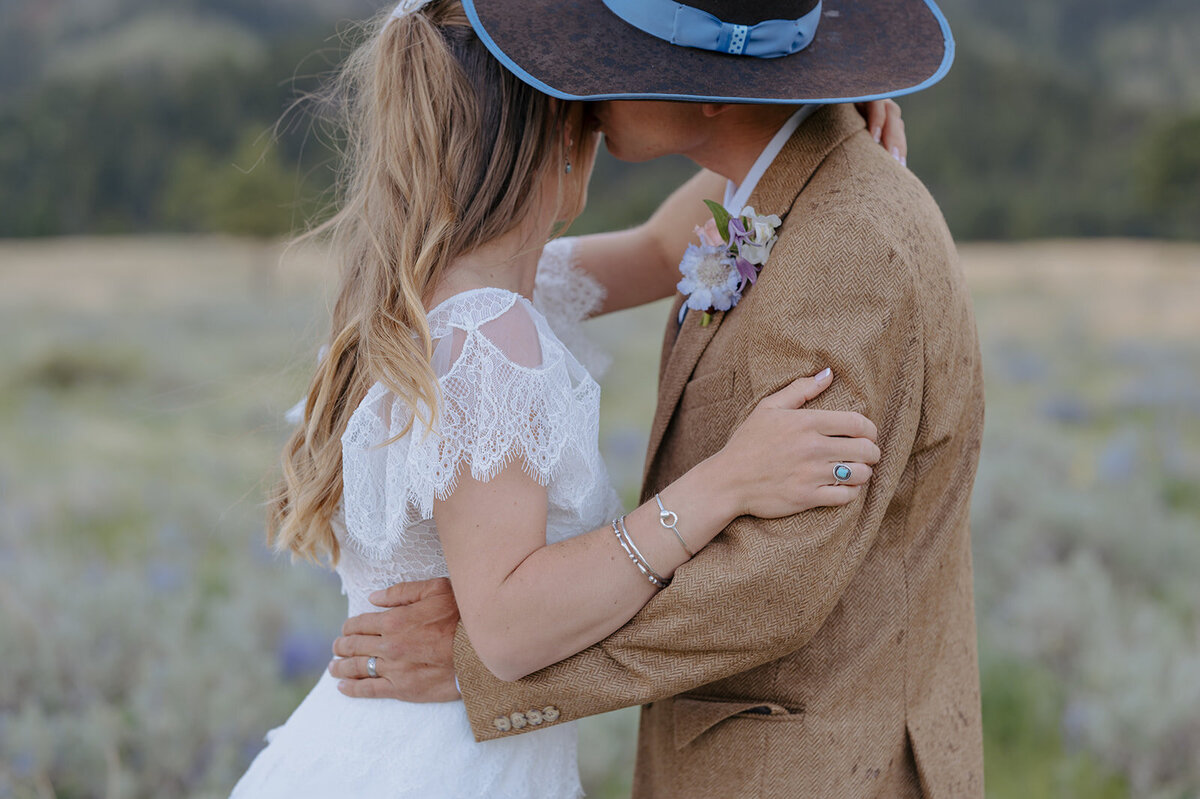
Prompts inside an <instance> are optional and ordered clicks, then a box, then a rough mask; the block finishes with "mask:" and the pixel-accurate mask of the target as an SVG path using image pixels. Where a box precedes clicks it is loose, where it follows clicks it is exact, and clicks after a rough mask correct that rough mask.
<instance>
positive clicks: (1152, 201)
mask: <svg viewBox="0 0 1200 799" xmlns="http://www.w3.org/2000/svg"><path fill="white" fill-rule="evenodd" d="M1140 155H1141V157H1140V158H1139V166H1140V172H1139V176H1138V177H1139V179H1140V185H1141V189H1142V194H1143V196H1144V197H1145V199H1146V202H1147V204H1148V205H1149V207H1150V209H1151V210H1152V211H1153V212H1154V213H1156V214H1160V215H1162V217H1163V218H1164V222H1165V223H1166V224H1167V225H1170V226H1172V227H1173V228H1174V232H1175V233H1177V234H1178V235H1180V236H1184V237H1187V238H1200V114H1198V115H1196V116H1193V117H1186V118H1182V119H1177V120H1173V121H1171V122H1168V123H1166V124H1163V125H1161V126H1160V127H1158V128H1157V129H1156V130H1154V131H1153V132H1152V133H1151V134H1150V135H1149V136H1148V137H1147V140H1146V142H1145V145H1144V146H1143V148H1142V151H1141V154H1140Z"/></svg>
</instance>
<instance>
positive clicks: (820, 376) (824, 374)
mask: <svg viewBox="0 0 1200 799" xmlns="http://www.w3.org/2000/svg"><path fill="white" fill-rule="evenodd" d="M831 377H833V370H832V369H830V368H829V367H828V366H827V367H825V368H824V369H823V370H821V371H820V372H818V373H817V382H818V383H824V382H825V381H826V380H828V379H829V378H831Z"/></svg>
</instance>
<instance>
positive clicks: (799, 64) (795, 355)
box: [339, 0, 983, 799]
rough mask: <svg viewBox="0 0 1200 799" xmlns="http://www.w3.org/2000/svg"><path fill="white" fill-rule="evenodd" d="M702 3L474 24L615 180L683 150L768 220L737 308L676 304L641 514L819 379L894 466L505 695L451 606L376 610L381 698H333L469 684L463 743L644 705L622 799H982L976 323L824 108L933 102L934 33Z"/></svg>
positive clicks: (940, 259) (898, 21)
mask: <svg viewBox="0 0 1200 799" xmlns="http://www.w3.org/2000/svg"><path fill="white" fill-rule="evenodd" d="M693 2H694V7H689V6H679V5H678V4H677V3H674V2H666V0H488V2H486V3H485V0H475V2H474V3H471V2H470V0H466V1H465V2H464V5H466V6H467V8H468V13H469V14H470V15H471V16H472V22H473V24H474V25H475V27H476V30H477V32H478V33H479V34H480V37H481V38H482V39H483V40H484V41H485V42H486V43H487V44H488V46H489V48H490V49H492V51H493V53H494V54H495V55H496V56H497V57H498V58H499V59H500V60H501V61H503V62H504V63H505V64H506V66H508V68H510V69H512V70H513V71H514V72H516V73H517V74H518V75H520V76H521V77H523V78H524V79H526V80H528V81H529V82H531V83H533V84H534V85H536V86H538V87H539V88H541V89H542V90H543V91H547V92H549V93H551V94H555V95H557V96H561V97H566V98H570V99H589V100H597V101H600V100H603V101H605V102H600V103H599V104H598V106H597V111H596V115H597V117H598V118H599V119H600V122H601V126H602V128H603V130H604V133H605V135H606V140H607V143H608V146H609V148H610V150H612V151H613V153H614V154H615V155H617V156H618V157H623V158H628V159H631V160H644V159H646V158H651V157H655V156H658V155H663V154H667V153H683V154H685V155H688V156H690V157H692V158H693V159H694V160H696V161H698V162H699V163H700V164H701V165H702V166H705V167H708V168H709V169H710V170H712V171H714V172H717V173H718V174H722V175H724V176H726V177H727V178H729V180H730V186H729V189H728V191H727V194H726V203H725V204H726V206H727V208H729V209H730V210H731V211H734V212H737V211H740V210H741V209H742V207H744V206H746V205H751V206H753V207H754V208H755V209H756V211H757V212H758V213H759V214H775V215H778V216H779V217H780V218H781V219H782V220H783V224H782V227H781V228H780V230H779V239H778V241H777V243H776V245H775V247H774V249H773V251H772V252H771V254H770V257H769V258H768V260H767V262H766V264H765V266H764V267H763V269H762V272H761V275H760V276H759V277H758V281H757V283H756V284H755V285H753V286H752V287H750V288H749V289H748V290H747V291H746V293H745V295H744V297H743V298H742V300H741V301H740V302H739V303H738V304H737V305H736V306H735V307H734V308H732V309H731V310H729V311H727V312H724V313H722V312H720V311H714V312H712V313H711V314H704V313H701V312H700V311H697V310H692V311H690V312H688V313H686V315H684V316H683V317H682V323H679V322H678V321H677V320H678V319H679V318H680V315H679V311H680V309H681V307H682V304H683V302H684V298H683V297H680V298H679V299H678V301H677V303H676V307H675V310H674V311H673V312H672V316H671V320H670V322H669V325H668V330H667V334H666V341H665V342H664V348H663V365H662V371H661V376H660V384H659V397H658V408H657V411H656V414H655V418H654V423H653V427H652V431H651V436H650V448H649V452H648V454H647V460H646V464H647V467H646V476H645V484H644V487H643V499H646V498H649V497H652V496H653V495H654V493H655V492H656V491H658V490H659V489H660V488H661V487H663V486H665V485H666V484H668V483H669V482H670V481H672V480H674V479H675V478H676V477H678V476H679V475H681V474H682V473H683V472H685V471H686V470H687V469H689V468H690V467H691V466H693V465H694V464H696V463H697V462H699V461H700V460H702V459H704V458H706V457H708V456H709V455H711V454H713V453H714V452H715V451H717V450H718V449H719V448H720V447H721V446H722V445H723V444H724V443H725V441H726V439H727V437H728V436H729V435H730V434H731V433H732V431H733V430H734V429H735V428H736V426H737V425H738V423H739V422H740V421H741V420H742V419H743V418H745V416H746V415H747V414H748V413H749V412H750V410H751V409H752V408H753V407H754V405H755V403H756V402H757V401H758V400H759V399H761V398H762V397H763V396H765V395H767V394H769V393H772V392H774V391H776V390H778V389H779V388H780V387H782V386H784V385H786V384H787V383H788V382H789V381H791V380H793V379H794V378H796V377H798V376H801V375H809V374H813V373H815V372H817V371H819V370H820V369H821V368H822V367H824V366H826V365H828V366H831V367H832V368H833V372H834V374H835V375H836V380H835V382H834V384H833V387H832V388H831V389H830V390H829V391H827V392H825V393H824V394H822V395H821V396H820V397H819V398H818V399H817V400H816V401H814V402H813V403H810V404H811V405H812V407H824V408H831V409H840V410H853V411H858V412H860V413H863V414H864V415H866V416H867V417H868V418H870V419H872V420H873V421H874V422H876V424H877V426H878V428H879V446H880V449H881V450H882V452H883V460H882V461H881V462H880V463H879V465H878V466H877V467H876V468H875V471H874V476H873V477H872V479H871V482H870V484H869V486H868V489H867V490H866V491H865V492H864V494H863V496H862V497H861V498H860V499H859V500H857V501H856V502H854V503H853V504H851V505H848V506H845V507H838V508H824V509H817V510H812V511H808V512H806V513H803V514H799V515H797V516H793V517H788V518H783V519H776V520H762V519H756V518H748V517H742V518H740V519H738V520H736V521H735V522H734V523H733V524H731V525H730V526H729V527H728V528H727V529H726V530H725V531H724V532H723V533H722V534H721V535H720V536H718V537H717V538H716V539H714V541H713V542H712V543H711V544H710V545H709V546H708V547H706V548H705V549H704V550H703V551H702V552H700V553H699V554H698V555H697V556H696V557H695V558H694V559H693V560H692V561H690V562H689V563H687V564H685V565H684V566H682V567H680V568H679V569H678V571H677V572H676V575H675V578H674V581H673V582H672V584H671V586H670V587H669V588H667V589H666V590H664V591H662V592H660V593H659V594H658V595H657V596H656V597H655V598H654V599H653V600H651V601H650V603H649V604H648V605H647V606H646V607H645V608H644V609H643V610H642V611H641V612H640V613H638V615H637V616H635V617H634V618H633V620H632V621H630V622H629V623H628V624H627V625H625V626H624V627H623V628H621V629H620V630H618V631H617V632H616V633H614V634H613V635H612V636H610V637H609V638H608V639H606V640H604V641H602V642H600V643H599V644H597V645H595V646H592V647H591V648H589V649H587V650H584V651H583V652H581V653H579V654H578V655H575V656H574V657H571V658H568V659H567V660H565V661H563V662H561V663H558V664H556V665H554V666H551V667H549V668H547V669H544V670H542V671H540V672H538V673H536V674H533V675H530V676H529V677H526V678H524V679H522V680H520V681H518V682H514V683H504V682H501V681H499V680H498V679H496V678H495V677H494V676H492V675H491V674H490V673H489V672H488V671H487V669H486V668H485V667H484V666H483V665H482V664H481V662H480V661H479V659H478V657H477V656H476V655H475V653H474V651H473V649H472V647H471V643H470V641H469V640H468V639H467V638H466V636H465V634H464V633H463V631H462V630H461V628H459V629H458V631H457V635H456V637H455V639H454V641H453V658H452V662H451V655H450V646H451V644H450V634H451V633H450V628H451V625H452V624H453V622H454V621H455V620H456V618H457V613H456V611H455V610H454V607H453V600H452V597H451V596H450V595H449V594H448V593H447V591H448V589H447V587H446V585H445V584H444V583H427V584H413V585H411V586H404V587H397V588H396V589H394V590H393V591H392V592H390V593H391V594H392V598H393V602H391V603H389V604H396V602H397V601H409V602H411V601H412V600H413V599H415V598H417V597H418V596H420V597H421V598H420V600H419V601H416V602H412V603H411V604H407V605H405V606H403V607H398V608H396V609H395V610H393V611H388V612H387V613H382V614H377V615H376V616H375V617H374V619H372V620H370V621H369V622H367V624H368V625H375V626H374V627H365V626H363V625H362V624H361V623H360V624H359V626H358V627H357V628H356V629H357V631H358V632H360V633H362V632H372V633H373V634H375V635H378V636H381V637H380V638H378V639H375V640H378V641H379V644H380V647H381V651H379V652H374V653H371V654H378V655H380V660H381V661H387V660H388V659H389V655H390V656H391V660H392V663H390V664H389V665H390V666H391V667H392V668H393V669H395V671H394V672H393V674H394V676H393V677H392V678H391V679H389V680H387V681H385V680H369V681H362V682H361V683H358V685H364V686H365V685H370V686H372V687H371V688H361V689H359V688H357V687H354V688H351V690H350V692H351V693H358V695H368V694H371V695H389V696H395V697H396V698H402V699H409V700H429V699H438V698H447V695H450V696H453V695H455V689H454V687H453V685H452V675H457V679H458V683H459V686H460V688H461V693H462V697H463V700H464V701H465V703H466V707H467V711H468V715H469V717H470V721H471V725H472V728H473V729H474V732H475V735H476V737H477V738H478V739H480V740H488V739H492V738H499V737H503V736H511V735H520V734H523V733H525V732H529V731H531V730H535V729H540V728H541V727H545V726H548V725H552V724H558V723H562V722H564V721H568V720H571V719H576V718H580V717H582V716H588V715H593V714H596V713H602V712H605V711H609V710H614V709H616V708H621V707H627V706H630V705H637V704H640V705H643V710H642V718H641V729H640V735H639V742H638V762H637V772H636V777H635V796H637V797H742V796H755V797H834V798H835V799H842V798H843V797H910V796H911V797H918V796H925V797H980V796H982V795H983V764H982V742H981V738H982V734H981V724H980V702H979V682H978V667H977V661H976V642H975V622H974V611H973V606H972V589H971V560H970V542H969V534H968V518H967V517H968V505H969V499H970V493H971V486H972V482H973V479H974V474H975V467H976V463H977V458H978V451H979V444H980V438H981V434H982V423H983V394H982V378H981V372H980V362H979V353H978V345H977V341H976V336H975V328H974V320H973V316H972V312H971V309H970V302H969V297H968V294H967V289H966V286H965V285H964V282H963V278H962V275H961V272H960V270H959V268H958V264H957V258H956V255H955V251H954V245H953V243H952V241H951V239H950V236H949V233H948V232H947V230H946V228H945V225H944V222H943V220H942V217H941V214H940V213H939V211H938V209H937V207H936V205H935V204H934V202H933V200H932V199H931V198H930V197H929V195H928V194H927V193H926V191H925V190H924V188H923V187H922V186H921V185H920V183H919V182H918V181H917V180H916V179H915V178H914V177H913V176H912V175H911V174H910V173H909V172H907V171H906V170H905V169H903V168H902V167H901V166H900V165H899V164H897V163H896V161H895V160H893V159H892V158H890V157H889V156H888V155H887V154H886V153H885V152H884V151H883V150H882V149H881V148H879V147H878V146H877V145H876V144H875V143H874V142H873V141H872V139H871V137H870V135H868V133H867V132H866V131H865V129H864V127H863V123H862V120H861V118H860V117H859V116H858V114H857V113H855V112H854V111H853V110H852V109H851V108H850V107H848V106H845V105H835V104H833V103H844V102H849V101H854V100H861V99H866V98H869V97H878V96H888V95H895V94H901V93H904V92H906V91H912V90H915V89H917V88H921V87H923V86H925V85H929V84H931V83H933V82H934V81H935V80H936V79H938V78H940V77H941V75H942V74H944V72H945V70H946V68H947V66H948V64H949V60H950V56H951V53H952V49H953V45H952V42H951V40H950V39H949V31H948V29H946V27H945V25H944V20H942V17H941V15H940V13H939V12H938V11H937V9H936V8H935V7H934V6H933V5H932V3H931V2H926V0H876V2H865V0H859V1H858V2H850V0H825V3H824V5H823V6H822V4H821V3H818V2H815V0H763V1H762V2H757V3H745V2H731V1H730V0H693ZM818 23H819V24H818ZM795 87H802V88H803V91H802V92H798V91H796V90H795ZM633 98H637V99H659V100H661V101H664V102H652V103H638V102H630V101H629V100H630V99H633ZM727 101H738V103H739V104H729V102H727ZM802 103H803V104H805V105H803V106H802V107H800V108H799V110H795V108H794V107H795V106H796V105H799V104H802ZM780 104H791V105H792V106H793V110H792V111H791V112H790V113H789V112H787V111H781V107H780ZM818 104H819V105H818ZM772 132H774V136H773V137H772V135H771V134H772ZM764 143H766V147H765V148H764V146H763V145H764ZM706 317H707V318H706ZM679 515H680V523H681V525H682V523H683V520H684V519H685V518H686V509H679ZM398 597H403V599H402V600H397V598H398ZM351 621H352V622H353V621H354V620H351ZM348 626H351V625H350V623H348ZM360 640H361V639H360ZM346 641H347V639H339V646H340V647H342V648H343V649H344V648H345V646H346ZM340 653H341V654H351V653H350V652H346V651H342V652H340ZM531 779H535V780H536V779H537V775H531Z"/></svg>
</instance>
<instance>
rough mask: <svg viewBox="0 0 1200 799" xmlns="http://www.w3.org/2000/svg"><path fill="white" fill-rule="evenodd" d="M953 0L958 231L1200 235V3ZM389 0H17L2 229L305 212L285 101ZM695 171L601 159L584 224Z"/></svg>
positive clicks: (950, 186) (34, 232)
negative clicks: (358, 22)
mask: <svg viewBox="0 0 1200 799" xmlns="http://www.w3.org/2000/svg"><path fill="white" fill-rule="evenodd" d="M943 6H944V8H945V10H946V12H947V15H948V16H949V18H950V20H951V24H952V26H953V27H954V30H955V32H956V36H957V39H958V44H959V48H958V60H957V63H956V65H955V68H954V70H953V71H952V72H951V74H950V76H949V77H948V78H947V79H946V80H945V81H944V82H943V83H942V84H941V85H939V86H938V87H936V88H934V89H932V90H930V91H928V92H925V93H923V94H921V95H918V96H914V97H910V98H905V99H904V100H903V101H902V102H903V106H904V110H905V120H906V122H907V123H908V132H909V137H910V148H911V152H910V158H909V163H910V165H911V166H912V168H913V169H914V170H915V171H916V172H917V174H918V175H920V176H921V177H922V178H923V179H924V180H925V181H926V182H927V183H928V185H929V186H930V188H931V190H932V191H933V192H934V195H935V196H936V197H937V198H938V200H939V201H940V202H941V204H942V206H943V209H944V211H945V213H946V217H947V219H948V220H949V222H950V225H951V227H952V229H953V230H954V232H955V233H956V235H957V236H959V237H960V238H962V239H979V238H986V239H1011V238H1027V237H1041V236H1095V235H1134V236H1160V237H1175V238H1198V237H1200V137H1198V136H1196V135H1194V132H1195V131H1196V129H1197V127H1200V48H1197V47H1196V46H1195V42H1197V41H1200V5H1197V4H1196V3H1195V2H1194V0H1102V1H1101V0H1093V1H1092V2H1088V3H1084V2H1082V0H1060V2H1056V3H1053V4H1047V3H1038V2H1035V0H1014V2H1009V3H1003V4H997V3H994V2H990V0H945V2H944V3H943ZM377 7H378V6H377V5H376V4H375V3H374V2H363V0H181V2H175V3H171V4H169V5H168V4H163V3H160V2H154V0H0V236H8V237H13V236H45V235H62V234H80V233H106V232H143V231H160V230H175V231H226V232H239V233H244V232H252V233H255V234H258V235H269V234H271V233H284V232H287V231H288V230H291V229H294V228H296V227H298V226H302V225H303V224H305V222H306V221H307V220H309V219H310V218H312V216H313V215H314V214H316V213H318V212H319V208H320V206H321V203H322V198H327V197H328V193H327V190H328V188H329V185H330V183H331V180H332V171H331V160H330V159H331V156H330V152H329V150H328V148H327V147H326V146H325V143H324V141H323V136H322V135H319V134H320V133H321V131H320V128H319V127H314V125H313V124H312V120H311V119H310V118H308V117H307V116H306V115H305V114H304V113H302V112H299V111H294V112H292V113H289V114H285V111H286V110H287V109H288V108H289V106H291V104H292V103H293V102H294V100H295V98H296V97H297V96H298V94H299V93H303V92H304V91H307V90H310V89H312V88H314V87H315V86H316V85H318V83H319V80H320V77H321V76H322V75H324V74H327V73H328V72H329V70H330V69H332V68H333V66H334V65H335V64H336V63H337V61H338V60H339V58H340V57H341V56H342V55H343V54H344V52H345V45H344V43H343V42H342V41H341V40H340V39H339V38H338V36H337V35H336V34H337V33H338V31H342V32H346V31H348V30H350V31H352V26H351V25H349V24H348V23H347V22H346V21H347V20H352V19H360V18H362V17H364V16H366V15H368V14H370V13H372V12H373V11H375V10H376V9H377ZM351 38H352V36H351ZM280 120H282V123H281V124H280V125H279V127H278V129H276V128H275V127H274V126H275V125H276V123H277V121H280ZM274 134H277V136H276V135H274ZM691 169H692V167H691V166H690V165H688V164H687V163H685V162H683V161H682V160H681V159H679V160H666V161H663V162H661V163H658V164H655V165H654V166H652V167H649V168H647V167H641V166H639V167H632V168H631V167H627V166H626V165H623V164H619V163H617V162H614V161H612V160H610V159H603V160H602V162H601V164H600V165H599V167H598V170H597V175H596V181H595V184H594V187H593V191H592V197H593V198H594V202H593V206H592V208H591V209H589V212H588V215H587V216H586V217H585V218H584V219H583V220H581V222H580V228H581V229H594V228H599V227H607V226H613V225H624V224H629V223H631V222H633V221H636V220H637V219H639V218H641V217H642V216H643V215H644V213H645V212H646V210H647V209H649V208H652V207H653V206H654V205H655V204H656V203H657V202H658V200H659V199H660V198H661V197H662V195H663V193H664V192H665V191H666V190H668V189H669V187H670V186H672V185H674V184H675V183H677V182H678V181H679V180H682V179H683V177H684V176H686V175H687V174H689V173H690V171H691Z"/></svg>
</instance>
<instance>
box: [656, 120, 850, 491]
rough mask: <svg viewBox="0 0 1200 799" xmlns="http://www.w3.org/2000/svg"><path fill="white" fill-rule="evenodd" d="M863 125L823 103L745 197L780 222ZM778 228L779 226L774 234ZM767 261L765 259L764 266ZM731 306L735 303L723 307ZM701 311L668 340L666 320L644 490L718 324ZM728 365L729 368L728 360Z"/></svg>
mask: <svg viewBox="0 0 1200 799" xmlns="http://www.w3.org/2000/svg"><path fill="white" fill-rule="evenodd" d="M863 127H864V123H863V121H862V117H860V116H859V115H858V112H857V111H855V110H854V108H853V107H852V106H844V105H832V106H826V107H825V108H822V109H821V110H819V111H817V112H816V113H815V114H813V115H812V116H811V117H809V118H808V119H807V120H805V122H804V124H802V125H801V126H800V127H799V129H797V131H796V133H795V134H793V135H792V138H791V139H789V140H788V143H787V144H785V145H784V147H783V149H782V150H780V152H779V155H778V156H776V158H775V161H774V162H773V163H772V164H771V166H770V168H769V169H767V171H766V173H765V174H764V175H763V176H762V179H761V180H760V181H759V183H758V186H756V187H755V189H754V193H753V194H752V195H751V197H750V204H751V205H752V206H754V209H755V211H756V212H757V213H760V214H768V215H769V214H775V215H777V216H779V217H780V218H781V219H783V220H784V224H785V226H786V221H787V214H788V211H789V210H790V209H791V207H792V206H793V205H794V204H795V202H796V198H797V197H798V196H799V195H800V192H801V191H802V190H803V189H804V187H805V185H807V183H808V181H809V180H810V179H811V178H812V176H813V174H814V173H815V172H816V171H817V167H818V166H820V164H821V162H822V161H824V160H825V157H826V156H827V155H829V152H830V151H831V150H832V149H833V148H834V147H836V146H837V145H838V144H840V143H841V142H842V141H844V140H845V139H846V138H847V137H848V136H850V135H851V134H853V133H854V132H855V131H858V130H861V129H862V128H863ZM782 233H783V229H782V228H781V229H780V234H781V235H782ZM769 267H770V264H769V263H768V264H767V265H766V266H765V267H764V268H769ZM753 290H754V289H753V288H750V289H748V291H753ZM681 305H682V297H680V298H677V300H676V302H675V306H674V308H673V310H672V314H678V312H679V308H680V306H681ZM736 312H737V309H736V308H734V309H733V310H731V311H729V313H736ZM702 316H703V314H701V313H700V312H697V311H691V312H689V313H688V315H687V317H686V318H685V319H684V320H683V325H682V326H681V327H680V328H679V332H678V335H677V336H676V337H675V339H674V345H673V346H672V342H671V335H672V332H673V331H674V320H675V317H674V316H673V317H672V318H671V319H670V320H668V323H667V333H666V336H667V340H666V341H664V344H663V354H664V357H663V361H662V369H661V372H660V374H659V381H658V406H657V408H656V410H655V412H654V422H653V424H652V425H651V428H650V444H649V447H648V449H647V451H646V472H645V476H646V486H645V490H646V491H650V490H651V489H652V488H654V487H653V486H650V485H649V478H650V472H651V469H652V468H653V465H654V460H655V458H656V457H657V455H658V450H659V448H660V447H661V446H662V442H663V437H664V435H665V434H666V431H667V426H668V425H669V424H670V421H671V418H672V417H673V416H674V414H675V409H676V407H677V406H678V405H679V399H680V397H681V396H682V395H683V389H684V387H685V386H686V385H687V382H688V380H690V379H691V377H692V372H693V371H694V370H695V368H696V363H697V362H698V361H699V360H700V356H701V355H703V354H704V350H705V348H706V347H708V344H709V342H711V341H712V340H713V337H714V336H715V335H716V334H717V330H719V329H720V327H721V321H722V320H723V319H724V318H725V313H724V312H721V311H717V312H714V313H713V315H712V321H710V322H709V323H708V325H706V326H703V327H702V326H701V324H700V320H701V317H702ZM730 368H733V365H732V364H730Z"/></svg>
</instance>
